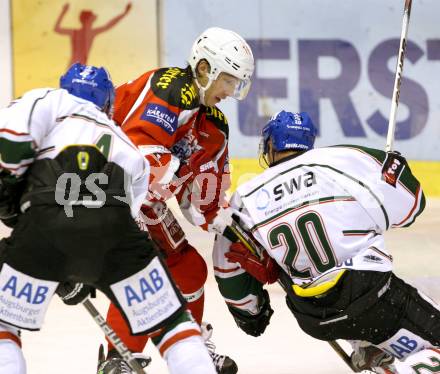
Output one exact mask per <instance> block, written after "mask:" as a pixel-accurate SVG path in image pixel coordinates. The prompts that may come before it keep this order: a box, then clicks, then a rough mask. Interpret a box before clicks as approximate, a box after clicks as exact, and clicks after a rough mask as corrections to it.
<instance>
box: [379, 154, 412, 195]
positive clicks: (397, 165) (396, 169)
mask: <svg viewBox="0 0 440 374" xmlns="http://www.w3.org/2000/svg"><path fill="white" fill-rule="evenodd" d="M405 167H407V168H409V166H408V162H407V161H406V159H405V157H403V156H402V155H401V154H400V152H397V151H392V152H387V156H386V158H385V161H384V162H383V166H382V178H383V180H384V181H385V182H387V183H388V184H390V185H392V186H393V187H396V183H397V181H398V180H399V178H400V174H402V172H403V169H405Z"/></svg>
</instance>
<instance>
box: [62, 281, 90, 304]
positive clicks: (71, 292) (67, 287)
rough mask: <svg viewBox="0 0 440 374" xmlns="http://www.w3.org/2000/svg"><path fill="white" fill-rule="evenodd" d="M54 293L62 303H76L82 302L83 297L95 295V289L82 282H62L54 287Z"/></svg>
mask: <svg viewBox="0 0 440 374" xmlns="http://www.w3.org/2000/svg"><path fill="white" fill-rule="evenodd" d="M56 293H57V294H58V296H59V297H61V300H63V302H64V304H67V305H76V304H79V303H82V302H83V301H84V300H85V299H87V298H88V297H89V295H92V296H93V297H94V295H95V289H94V288H93V287H90V286H88V285H86V284H83V283H73V282H63V283H60V284H59V285H58V287H57V289H56Z"/></svg>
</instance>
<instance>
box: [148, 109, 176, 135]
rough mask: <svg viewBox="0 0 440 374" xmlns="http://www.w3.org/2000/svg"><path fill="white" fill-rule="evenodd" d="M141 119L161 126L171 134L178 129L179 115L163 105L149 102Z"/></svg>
mask: <svg viewBox="0 0 440 374" xmlns="http://www.w3.org/2000/svg"><path fill="white" fill-rule="evenodd" d="M141 119H143V120H145V121H148V122H150V123H152V124H154V125H156V126H160V127H161V128H163V129H164V130H165V131H166V132H167V133H168V134H170V135H172V134H174V132H175V131H176V129H177V115H176V114H175V113H173V112H172V111H171V110H169V109H168V108H166V107H164V106H163V105H158V104H148V105H147V106H146V108H145V110H144V112H143V113H142V115H141Z"/></svg>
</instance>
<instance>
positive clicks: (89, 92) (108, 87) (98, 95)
mask: <svg viewBox="0 0 440 374" xmlns="http://www.w3.org/2000/svg"><path fill="white" fill-rule="evenodd" d="M60 87H61V88H64V89H65V90H67V91H68V92H69V93H70V94H72V95H74V96H77V97H80V98H82V99H84V100H88V101H91V102H92V103H95V104H96V105H97V106H98V107H99V108H100V109H101V110H102V111H105V112H106V113H110V111H111V110H112V108H113V102H114V100H115V88H114V86H113V83H112V80H111V77H110V74H109V72H108V71H107V69H105V68H103V67H100V68H98V67H96V66H90V65H82V64H80V63H79V62H77V63H76V64H73V65H72V66H71V67H70V68H69V70H67V72H66V74H64V75H63V76H62V77H61V78H60Z"/></svg>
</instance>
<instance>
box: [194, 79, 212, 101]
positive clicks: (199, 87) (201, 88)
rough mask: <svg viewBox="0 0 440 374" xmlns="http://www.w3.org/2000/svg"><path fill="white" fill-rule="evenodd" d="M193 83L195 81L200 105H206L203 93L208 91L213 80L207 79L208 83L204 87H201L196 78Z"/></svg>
mask: <svg viewBox="0 0 440 374" xmlns="http://www.w3.org/2000/svg"><path fill="white" fill-rule="evenodd" d="M195 81H196V85H197V88H198V89H199V96H200V104H202V105H206V104H205V93H206V91H207V90H208V88H209V87H211V84H212V82H214V80H213V79H212V78H211V77H209V78H208V83H207V84H206V86H205V87H203V86H202V85H201V84H200V83H199V80H198V79H197V78H196V79H195Z"/></svg>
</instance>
